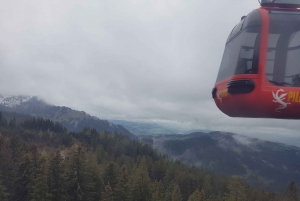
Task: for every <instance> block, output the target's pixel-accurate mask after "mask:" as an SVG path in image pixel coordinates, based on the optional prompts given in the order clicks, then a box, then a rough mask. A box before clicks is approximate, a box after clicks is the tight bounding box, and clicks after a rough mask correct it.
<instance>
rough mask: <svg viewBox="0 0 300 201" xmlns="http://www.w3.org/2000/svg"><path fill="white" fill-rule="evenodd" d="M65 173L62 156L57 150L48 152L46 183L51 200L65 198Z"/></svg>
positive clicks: (60, 200) (57, 200)
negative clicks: (53, 152)
mask: <svg viewBox="0 0 300 201" xmlns="http://www.w3.org/2000/svg"><path fill="white" fill-rule="evenodd" d="M65 180H66V175H65V171H64V169H63V158H62V157H61V155H60V153H59V151H57V152H56V153H55V154H50V156H49V165H48V170H47V184H48V186H49V194H50V195H51V198H50V200H51V201H64V200H65V198H66V183H65Z"/></svg>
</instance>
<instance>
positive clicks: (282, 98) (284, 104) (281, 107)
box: [272, 89, 291, 112]
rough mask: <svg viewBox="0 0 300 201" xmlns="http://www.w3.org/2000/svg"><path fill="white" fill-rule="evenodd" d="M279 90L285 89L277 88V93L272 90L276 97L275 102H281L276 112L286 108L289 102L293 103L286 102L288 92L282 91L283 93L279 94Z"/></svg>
mask: <svg viewBox="0 0 300 201" xmlns="http://www.w3.org/2000/svg"><path fill="white" fill-rule="evenodd" d="M279 92H284V90H283V89H279V90H277V92H276V93H274V91H272V94H273V98H274V100H273V102H275V103H279V104H280V106H279V107H278V108H276V109H275V111H276V112H280V110H282V109H284V108H286V107H287V106H288V105H289V104H291V103H286V102H284V99H285V97H286V95H287V94H288V93H282V94H281V95H279Z"/></svg>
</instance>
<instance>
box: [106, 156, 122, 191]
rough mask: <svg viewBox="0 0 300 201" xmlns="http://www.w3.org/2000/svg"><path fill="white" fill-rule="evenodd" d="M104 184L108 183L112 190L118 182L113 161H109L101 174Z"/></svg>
mask: <svg viewBox="0 0 300 201" xmlns="http://www.w3.org/2000/svg"><path fill="white" fill-rule="evenodd" d="M103 181H104V184H107V183H108V182H109V183H110V186H111V188H112V190H114V189H115V187H116V185H117V183H118V171H117V165H116V164H115V163H113V162H110V163H109V164H108V165H107V167H106V168H105V170H104V175H103Z"/></svg>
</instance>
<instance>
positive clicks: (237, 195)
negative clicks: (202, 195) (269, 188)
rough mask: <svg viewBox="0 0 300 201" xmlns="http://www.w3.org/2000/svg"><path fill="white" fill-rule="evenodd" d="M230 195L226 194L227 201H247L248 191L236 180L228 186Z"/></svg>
mask: <svg viewBox="0 0 300 201" xmlns="http://www.w3.org/2000/svg"><path fill="white" fill-rule="evenodd" d="M228 190H229V193H226V195H225V197H224V200H225V201H244V200H246V189H245V187H244V186H243V184H242V183H241V181H240V180H239V179H235V180H233V181H232V182H230V183H229V185H228Z"/></svg>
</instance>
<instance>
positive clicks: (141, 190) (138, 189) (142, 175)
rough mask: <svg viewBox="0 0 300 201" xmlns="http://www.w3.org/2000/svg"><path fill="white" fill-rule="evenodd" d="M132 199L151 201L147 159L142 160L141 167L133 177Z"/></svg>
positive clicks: (135, 200)
mask: <svg viewBox="0 0 300 201" xmlns="http://www.w3.org/2000/svg"><path fill="white" fill-rule="evenodd" d="M132 182H133V183H132V185H133V186H132V198H133V201H148V200H151V189H150V183H151V180H150V177H149V173H148V170H147V166H146V163H145V158H143V159H142V162H141V163H140V165H139V167H138V168H137V170H136V172H135V174H134V175H133V181H132Z"/></svg>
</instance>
